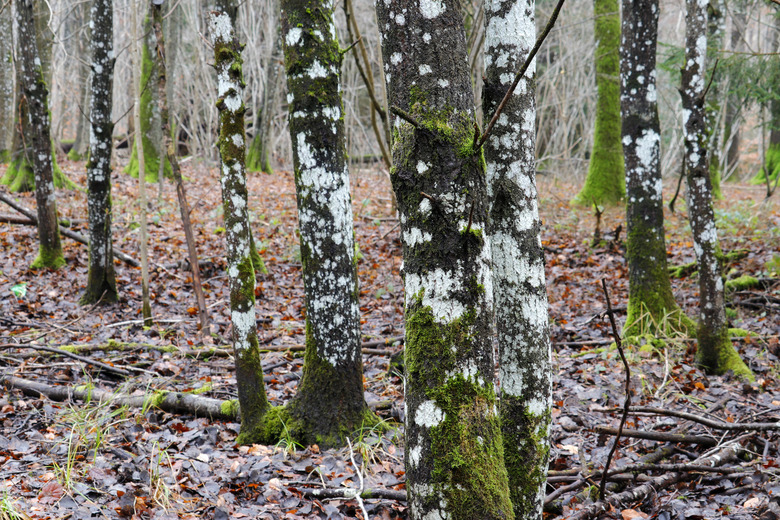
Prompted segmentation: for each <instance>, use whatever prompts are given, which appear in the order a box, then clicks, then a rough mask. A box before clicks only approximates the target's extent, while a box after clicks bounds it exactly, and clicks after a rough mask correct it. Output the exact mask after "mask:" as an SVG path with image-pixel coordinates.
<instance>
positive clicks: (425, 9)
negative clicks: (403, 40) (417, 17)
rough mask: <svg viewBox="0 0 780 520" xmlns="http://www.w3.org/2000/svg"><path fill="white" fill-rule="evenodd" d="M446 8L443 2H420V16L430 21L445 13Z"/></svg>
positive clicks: (430, 0)
mask: <svg viewBox="0 0 780 520" xmlns="http://www.w3.org/2000/svg"><path fill="white" fill-rule="evenodd" d="M445 9H446V6H445V5H444V2H443V1H442V0H420V14H422V15H423V18H427V19H428V20H430V19H432V18H436V17H437V16H439V15H440V14H441V13H443V12H444V10H445Z"/></svg>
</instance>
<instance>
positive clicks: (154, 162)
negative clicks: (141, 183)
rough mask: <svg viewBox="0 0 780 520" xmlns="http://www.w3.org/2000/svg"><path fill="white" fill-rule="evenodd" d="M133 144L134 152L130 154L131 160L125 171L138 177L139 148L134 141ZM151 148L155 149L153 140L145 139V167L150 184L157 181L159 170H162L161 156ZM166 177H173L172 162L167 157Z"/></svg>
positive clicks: (131, 175)
mask: <svg viewBox="0 0 780 520" xmlns="http://www.w3.org/2000/svg"><path fill="white" fill-rule="evenodd" d="M131 146H132V150H133V152H132V155H131V156H130V162H128V163H127V166H125V173H126V174H128V175H129V176H130V177H132V178H134V179H137V178H138V148H136V146H135V143H133V144H132V145H131ZM150 150H153V147H152V143H151V141H150V142H149V143H147V140H146V139H144V168H145V169H146V182H148V183H149V184H154V183H155V182H157V172H159V171H160V156H159V155H157V154H155V153H154V152H152V151H150ZM164 177H165V178H166V179H173V170H171V163H169V162H168V159H167V158H166V159H165V173H164Z"/></svg>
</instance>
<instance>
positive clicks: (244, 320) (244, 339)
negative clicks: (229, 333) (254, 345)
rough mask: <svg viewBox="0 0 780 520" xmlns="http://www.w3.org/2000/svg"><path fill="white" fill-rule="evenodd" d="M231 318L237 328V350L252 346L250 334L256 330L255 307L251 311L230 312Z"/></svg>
mask: <svg viewBox="0 0 780 520" xmlns="http://www.w3.org/2000/svg"><path fill="white" fill-rule="evenodd" d="M230 318H231V321H232V322H233V328H234V329H235V332H234V334H235V335H234V337H235V339H236V342H235V348H236V350H245V349H248V348H249V346H250V345H249V335H250V334H251V333H253V332H254V331H255V327H256V324H255V310H254V308H253V309H250V310H249V311H233V312H231V313H230Z"/></svg>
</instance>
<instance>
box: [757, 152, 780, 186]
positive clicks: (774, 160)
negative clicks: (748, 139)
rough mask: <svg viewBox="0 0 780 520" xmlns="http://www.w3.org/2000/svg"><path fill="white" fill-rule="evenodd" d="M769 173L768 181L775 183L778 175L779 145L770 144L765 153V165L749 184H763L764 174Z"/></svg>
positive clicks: (779, 168)
mask: <svg viewBox="0 0 780 520" xmlns="http://www.w3.org/2000/svg"><path fill="white" fill-rule="evenodd" d="M767 171H768V172H769V180H770V181H771V182H775V181H776V180H777V176H778V175H780V144H771V145H769V149H767V151H766V164H765V165H764V167H762V168H761V169H760V170H759V171H758V173H757V174H756V176H755V177H753V178H752V179H750V184H765V183H766V180H767V179H766V172H767Z"/></svg>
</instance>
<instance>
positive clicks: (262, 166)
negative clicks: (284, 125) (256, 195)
mask: <svg viewBox="0 0 780 520" xmlns="http://www.w3.org/2000/svg"><path fill="white" fill-rule="evenodd" d="M281 50H282V40H281V29H279V28H277V31H276V36H275V39H274V45H273V50H272V51H271V58H270V59H269V60H268V63H267V65H266V75H265V87H264V88H263V101H262V105H261V106H260V109H259V110H258V113H257V117H256V118H255V121H256V122H255V135H254V137H253V138H252V143H251V144H250V145H249V152H248V153H247V157H246V167H247V170H249V171H250V172H263V173H269V174H271V173H273V172H274V169H273V167H272V166H271V158H270V150H269V149H268V148H269V144H270V139H269V134H270V132H271V121H272V120H273V116H274V110H275V109H276V108H277V104H276V97H277V96H276V90H277V88H276V87H277V83H278V82H279V76H280V74H279V72H280V71H281V69H282V67H281V65H280V62H279V60H278V57H277V56H278V54H279V53H280V52H281Z"/></svg>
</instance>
